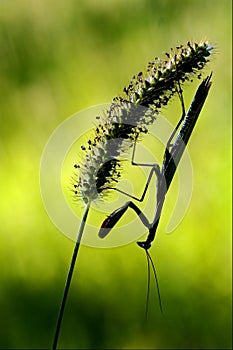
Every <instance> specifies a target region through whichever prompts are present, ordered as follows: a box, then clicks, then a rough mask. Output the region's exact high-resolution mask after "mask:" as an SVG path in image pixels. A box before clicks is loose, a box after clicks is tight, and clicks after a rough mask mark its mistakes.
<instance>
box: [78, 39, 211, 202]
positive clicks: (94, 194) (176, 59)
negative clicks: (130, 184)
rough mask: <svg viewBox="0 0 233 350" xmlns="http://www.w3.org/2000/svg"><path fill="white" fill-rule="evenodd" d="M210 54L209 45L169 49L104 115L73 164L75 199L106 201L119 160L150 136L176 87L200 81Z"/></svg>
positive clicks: (118, 174)
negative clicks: (142, 136)
mask: <svg viewBox="0 0 233 350" xmlns="http://www.w3.org/2000/svg"><path fill="white" fill-rule="evenodd" d="M212 49H213V46H211V45H210V44H209V43H208V42H207V41H201V42H199V43H196V42H194V43H190V42H188V43H187V44H186V45H184V46H183V45H180V46H178V47H176V49H174V50H173V49H171V50H170V52H169V53H166V54H165V56H166V58H165V59H163V60H162V59H159V58H157V59H156V60H154V61H151V62H149V64H148V66H147V71H146V74H143V73H142V72H140V73H139V74H137V75H136V76H134V77H133V79H132V80H131V81H130V83H129V85H128V86H127V87H125V88H124V90H123V93H122V95H120V96H118V97H115V98H114V99H113V103H112V104H111V105H110V107H109V109H108V110H107V111H105V114H104V116H103V118H102V121H99V123H98V124H97V126H96V128H95V135H94V137H93V139H90V140H88V142H87V145H82V147H81V149H82V152H83V157H82V161H81V163H80V164H75V166H74V167H75V168H76V169H77V170H78V171H77V172H76V173H75V175H74V176H73V179H72V183H73V192H74V198H75V199H81V200H82V201H83V202H84V203H85V204H88V203H91V202H92V201H95V200H99V199H101V198H103V197H104V195H105V194H107V192H108V190H109V189H111V188H114V187H115V186H116V185H117V183H118V181H119V179H120V177H121V174H122V167H121V161H120V157H121V156H122V155H123V154H125V153H127V152H128V150H129V149H130V148H131V147H132V146H133V143H134V140H135V139H136V138H137V137H138V135H140V134H143V133H146V132H147V126H148V125H150V124H152V123H154V121H155V120H156V118H157V117H158V113H159V111H160V110H161V108H162V107H164V106H166V105H167V104H168V102H169V101H170V99H171V98H172V96H173V95H174V94H175V93H176V92H178V88H177V86H178V82H179V86H182V84H183V83H185V82H187V81H190V82H191V81H192V79H193V77H194V76H197V77H198V78H200V77H201V73H200V71H201V70H202V69H203V68H204V66H205V65H206V63H207V62H208V61H209V56H210V53H211V50H212ZM139 105H140V106H144V107H149V108H139V107H138V106H139ZM96 118H97V120H99V119H101V118H100V117H99V116H98V117H96Z"/></svg>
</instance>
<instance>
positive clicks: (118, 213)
mask: <svg viewBox="0 0 233 350" xmlns="http://www.w3.org/2000/svg"><path fill="white" fill-rule="evenodd" d="M211 76H212V73H211V74H210V75H209V76H208V77H207V78H206V79H204V80H203V82H202V83H201V84H200V85H199V88H198V89H197V92H196V94H195V97H194V99H193V101H192V104H191V106H190V108H189V110H188V112H187V114H186V112H185V107H184V100H183V95H182V90H181V87H180V85H179V82H178V95H179V98H180V101H181V106H182V116H181V118H180V120H179V122H178V124H177V126H176V127H175V129H174V130H173V132H172V134H171V136H170V137H169V140H168V142H167V145H166V149H165V152H164V157H163V162H162V167H161V169H160V166H159V165H158V164H146V163H135V162H134V156H135V149H136V143H137V140H135V143H134V148H133V153H132V159H131V164H132V165H134V166H142V167H151V170H150V173H149V176H148V179H147V182H146V185H145V188H144V191H143V193H142V195H141V197H140V198H137V197H134V196H132V195H130V194H128V193H126V192H124V191H122V190H120V189H118V188H112V190H115V191H117V192H119V193H122V194H124V195H126V196H128V197H130V198H131V200H130V201H128V202H126V203H125V204H124V205H123V206H121V207H120V208H118V209H116V210H114V211H113V212H112V213H111V214H110V215H109V216H108V217H107V218H106V219H105V220H104V222H103V223H102V225H101V228H100V230H99V237H100V238H104V237H106V236H107V235H108V234H109V233H110V231H111V230H112V229H113V228H114V226H115V225H116V224H117V222H118V221H119V220H120V219H121V217H122V216H123V215H124V214H125V212H126V211H127V209H128V208H130V209H132V210H133V211H134V212H135V213H136V215H137V216H138V217H139V219H140V220H141V222H142V223H143V224H144V225H145V226H146V227H147V228H148V231H149V233H148V235H147V238H146V240H145V241H140V242H137V244H138V246H139V247H141V248H143V249H144V250H145V252H146V257H147V262H148V290H147V303H146V314H147V312H148V300H149V286H150V280H149V276H150V264H151V266H152V269H153V272H154V277H155V280H156V284H157V290H158V297H159V305H160V310H161V312H162V303H161V297H160V292H159V286H158V280H157V276H156V271H155V267H154V264H153V261H152V258H151V256H150V254H149V252H148V250H149V248H150V247H151V244H152V242H153V241H154V239H155V235H156V231H157V228H158V224H159V220H160V217H161V212H162V208H163V204H164V200H165V197H166V193H167V191H168V189H169V186H170V184H171V181H172V179H173V177H174V175H175V172H176V169H177V167H178V164H179V161H180V159H181V157H182V154H183V152H184V150H185V148H186V145H187V143H188V141H189V139H190V136H191V134H192V131H193V129H194V126H195V124H196V121H197V119H198V116H199V114H200V111H201V109H202V106H203V104H204V102H205V99H206V97H207V94H208V91H209V89H210V86H211V81H210V80H211ZM176 134H177V136H176V138H175V140H174V142H173V143H172V140H173V139H174V137H175V135H176ZM153 175H155V176H157V198H156V210H155V215H154V219H153V221H152V222H151V223H150V222H149V220H148V219H147V217H146V216H145V215H144V213H143V212H142V211H141V209H140V208H139V207H138V206H137V205H136V204H135V203H134V202H133V200H135V201H138V202H142V201H143V200H144V197H145V195H146V192H147V190H148V187H149V184H150V182H151V179H152V177H153Z"/></svg>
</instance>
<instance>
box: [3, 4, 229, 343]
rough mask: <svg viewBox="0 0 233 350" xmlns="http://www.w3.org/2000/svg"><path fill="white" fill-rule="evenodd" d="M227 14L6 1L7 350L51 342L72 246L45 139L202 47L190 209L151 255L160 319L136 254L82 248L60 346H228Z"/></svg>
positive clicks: (199, 8)
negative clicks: (195, 43)
mask: <svg viewBox="0 0 233 350" xmlns="http://www.w3.org/2000/svg"><path fill="white" fill-rule="evenodd" d="M231 10H232V9H231V1H230V0H221V1H219V0H204V1H203V0H195V1H193V0H188V1H183V0H177V1H171V0H170V1H169V0H166V1H165V0H129V1H123V0H108V1H107V0H98V1H96V0H79V1H75V0H69V1H55V0H47V1H35V0H31V1H29V0H18V1H15V0H0V122H1V124H0V125H1V126H0V133H1V138H0V198H1V200H0V223H1V225H0V242H1V243H0V264H1V265H0V266H1V268H0V286H1V287H0V315H1V316H0V323H1V326H0V348H3V349H20V348H24V349H27V348H28V349H43V348H44V349H45V348H49V347H50V346H51V344H52V338H53V334H54V328H55V324H56V319H57V313H58V309H59V303H60V301H61V297H62V293H63V286H64V282H65V279H66V275H67V270H68V266H69V262H70V257H71V254H72V251H73V245H74V243H73V242H72V241H71V240H69V239H68V238H66V237H65V236H64V235H62V234H61V233H60V232H59V231H58V230H57V229H56V228H55V226H53V224H52V223H51V221H50V220H49V218H48V216H47V214H46V212H45V209H44V207H43V204H42V201H41V196H40V188H39V167H40V158H41V154H42V151H43V148H44V145H45V144H46V142H47V140H48V138H49V136H50V134H51V133H52V131H53V130H54V129H55V128H56V127H57V126H58V125H59V124H60V123H61V122H62V121H63V120H65V119H66V118H67V117H69V116H70V115H72V114H74V113H76V112H77V111H79V110H81V109H84V108H87V107H90V106H92V105H95V104H99V103H104V102H110V101H111V99H112V98H113V97H114V96H115V95H117V94H118V93H119V92H120V91H122V88H123V87H124V85H125V84H126V83H127V82H128V80H129V79H130V78H131V77H132V75H134V74H135V73H137V72H139V71H141V70H142V69H143V67H145V65H146V64H147V62H148V61H149V60H151V59H153V58H154V57H155V56H161V55H162V53H163V52H164V51H166V50H168V49H169V48H170V47H174V46H177V45H179V44H181V43H185V42H187V41H188V40H190V39H194V40H200V39H202V38H208V39H209V41H210V42H211V43H213V44H214V45H215V46H216V50H215V54H214V56H213V58H212V61H211V63H210V65H209V67H208V68H207V70H206V72H207V73H208V72H209V71H210V70H211V69H212V70H213V72H214V75H213V86H212V88H211V92H210V94H209V97H208V99H207V102H206V104H205V107H204V110H203V112H202V113H201V117H200V120H199V121H198V126H197V128H196V129H195V132H194V134H193V136H192V139H191V142H190V144H189V152H190V155H191V158H192V162H193V168H194V175H195V183H194V189H193V197H192V202H191V205H190V207H189V210H188V213H187V214H186V216H185V218H184V220H183V221H182V223H181V224H180V225H179V226H178V228H177V229H176V230H175V232H173V233H172V234H171V235H166V234H164V229H165V227H166V223H167V218H168V217H169V210H171V208H170V207H169V206H168V207H165V208H164V213H163V217H162V220H161V223H160V226H159V231H158V237H157V240H156V242H155V244H154V246H153V248H152V249H151V254H152V256H153V258H154V260H155V264H156V268H157V273H158V275H159V281H160V290H161V294H162V301H163V305H164V311H165V315H164V317H163V316H162V315H161V314H160V312H159V308H158V302H157V296H156V291H155V290H152V294H151V302H150V311H149V317H148V321H147V322H146V320H145V297H146V261H145V256H144V254H143V252H142V251H141V250H140V249H139V248H138V247H137V245H136V244H135V243H133V244H129V245H127V246H124V247H120V248H115V249H94V248H89V247H85V246H83V247H82V248H81V250H80V255H79V258H78V265H77V269H76V271H75V274H74V278H73V282H72V288H71V290H70V295H69V299H68V303H67V307H66V312H65V318H64V322H63V325H62V330H61V334H60V339H59V347H60V348H66V349H68V348H88V349H91V348H101V349H103V348H125V349H127V348H143V349H146V348H154V349H228V348H231V201H230V199H231V176H230V173H231V147H230V145H231V93H232V91H231V73H232V72H231V58H232V57H231V43H232V36H231V22H232V18H231ZM196 86H197V85H195V83H194V90H195V88H196ZM192 93H193V92H192ZM190 96H191V95H190ZM186 99H187V100H188V102H190V97H189V95H188V96H186ZM176 108H178V107H176ZM172 115H173V114H172ZM176 116H177V114H176V115H175V117H176ZM176 120H177V119H176V118H175V119H174V120H173V121H172V122H173V123H175V121H176ZM48 176H50V174H48ZM170 199H171V203H172V189H171V194H170ZM126 234H127V233H126ZM153 288H154V287H153Z"/></svg>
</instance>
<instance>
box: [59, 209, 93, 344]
mask: <svg viewBox="0 0 233 350" xmlns="http://www.w3.org/2000/svg"><path fill="white" fill-rule="evenodd" d="M89 209H90V204H88V205H87V207H86V209H85V212H84V214H83V218H82V222H81V225H80V228H79V232H78V236H77V240H76V244H75V247H74V251H73V256H72V259H71V262H70V269H69V272H68V276H67V280H66V284H65V289H64V294H63V298H62V302H61V307H60V311H59V316H58V320H57V327H56V332H55V336H54V340H53V347H52V349H53V350H56V348H57V342H58V337H59V333H60V328H61V322H62V319H63V314H64V309H65V304H66V300H67V296H68V292H69V289H70V283H71V279H72V275H73V272H74V266H75V262H76V259H77V255H78V251H79V247H80V243H81V239H82V235H83V230H84V227H85V223H86V221H87V215H88V212H89Z"/></svg>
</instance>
